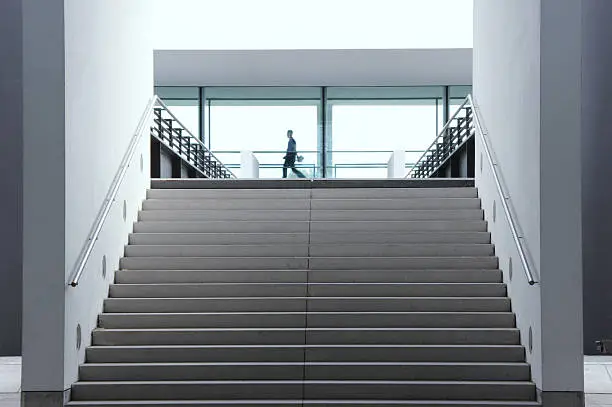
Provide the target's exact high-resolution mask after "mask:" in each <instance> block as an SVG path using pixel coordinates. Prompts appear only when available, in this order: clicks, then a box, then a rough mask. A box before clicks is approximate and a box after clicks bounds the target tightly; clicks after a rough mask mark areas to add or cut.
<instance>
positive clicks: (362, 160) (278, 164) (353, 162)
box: [215, 150, 423, 178]
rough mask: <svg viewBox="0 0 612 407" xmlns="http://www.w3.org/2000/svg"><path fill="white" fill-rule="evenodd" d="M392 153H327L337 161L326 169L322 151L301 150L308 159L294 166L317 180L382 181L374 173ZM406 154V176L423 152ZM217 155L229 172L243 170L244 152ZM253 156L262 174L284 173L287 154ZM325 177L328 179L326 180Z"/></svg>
mask: <svg viewBox="0 0 612 407" xmlns="http://www.w3.org/2000/svg"><path fill="white" fill-rule="evenodd" d="M393 152H394V151H392V150H328V151H326V153H327V154H328V157H329V156H331V157H334V158H335V159H333V160H331V161H332V162H331V163H330V162H328V163H325V165H323V163H321V162H318V159H319V157H320V154H321V151H317V150H300V151H299V154H300V155H303V156H304V158H305V159H304V161H303V162H302V163H296V165H295V166H296V168H298V169H299V170H307V171H310V172H311V174H312V177H314V178H337V177H338V174H339V173H340V174H341V175H343V174H346V173H347V172H350V173H352V172H356V173H357V174H358V176H359V177H361V176H363V175H365V177H366V178H380V177H381V175H380V174H379V173H378V172H375V171H380V170H386V169H387V168H388V163H387V160H388V157H389V155H390V154H392V153H393ZM404 152H405V153H406V154H407V156H408V157H412V161H410V158H408V161H407V162H406V165H405V168H406V172H408V171H409V170H410V169H412V168H413V167H414V165H415V161H414V160H415V159H416V158H417V157H420V156H421V154H423V150H405V151H404ZM215 153H216V154H218V155H219V156H220V157H222V158H223V160H224V162H225V165H226V166H227V167H228V168H231V169H239V168H240V163H239V160H238V158H239V157H238V156H239V155H240V153H241V151H238V150H215ZM251 153H253V154H254V155H255V156H256V157H257V158H258V160H259V161H260V165H259V168H260V169H262V170H274V169H278V170H281V169H282V168H283V163H282V159H281V158H282V157H283V155H284V154H285V151H284V150H255V151H251ZM368 170H370V171H368ZM368 172H371V174H368ZM324 173H325V176H323V174H324ZM279 174H280V173H279ZM279 177H280V176H279ZM345 177H346V176H345Z"/></svg>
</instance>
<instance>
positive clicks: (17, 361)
mask: <svg viewBox="0 0 612 407" xmlns="http://www.w3.org/2000/svg"><path fill="white" fill-rule="evenodd" d="M20 381H21V358H0V407H19V406H20V394H19V392H20V391H21V383H20ZM584 390H585V392H586V393H587V394H586V406H587V407H612V357H609V356H587V357H585V360H584Z"/></svg>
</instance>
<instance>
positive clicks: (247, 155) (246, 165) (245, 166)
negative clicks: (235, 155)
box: [240, 151, 259, 178]
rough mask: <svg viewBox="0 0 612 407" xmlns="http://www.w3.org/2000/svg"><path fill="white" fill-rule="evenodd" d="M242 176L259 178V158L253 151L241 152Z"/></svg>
mask: <svg viewBox="0 0 612 407" xmlns="http://www.w3.org/2000/svg"><path fill="white" fill-rule="evenodd" d="M240 178H259V160H257V157H255V154H253V152H252V151H243V152H241V153H240Z"/></svg>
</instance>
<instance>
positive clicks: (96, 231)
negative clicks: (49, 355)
mask: <svg viewBox="0 0 612 407" xmlns="http://www.w3.org/2000/svg"><path fill="white" fill-rule="evenodd" d="M158 105H159V106H161V107H162V108H163V109H164V110H165V111H166V112H167V113H168V114H169V115H170V116H171V117H172V119H173V120H175V121H176V122H177V123H178V124H179V125H180V126H181V127H183V129H184V130H185V131H187V133H188V134H189V135H190V136H191V137H192V138H193V139H194V140H196V141H197V142H198V143H199V144H200V146H201V147H202V149H203V150H204V151H206V152H207V153H209V154H210V155H211V156H212V157H214V159H215V160H216V161H217V162H218V163H219V164H220V165H221V166H222V167H223V169H224V170H226V171H227V172H228V173H229V174H231V175H232V176H233V177H235V175H234V174H233V173H232V172H231V171H230V170H229V169H228V168H227V167H226V166H225V165H223V164H222V163H221V161H219V160H218V159H217V157H215V156H214V155H213V154H212V153H211V152H210V151H209V150H208V149H207V148H206V146H204V143H202V141H201V140H200V139H199V138H197V137H195V136H194V135H193V133H191V131H189V130H188V129H187V128H186V127H185V126H184V125H183V124H182V123H181V122H180V121H179V120H178V119H177V118H176V116H175V115H174V114H173V113H172V112H171V111H170V110H169V109H168V107H167V106H166V105H165V104H164V102H162V101H161V99H160V98H159V97H158V96H157V95H155V96H153V97H152V98H151V99H150V100H149V102H148V103H147V107H146V108H145V111H144V113H143V114H142V116H141V118H140V121H139V122H138V125H137V127H136V131H135V132H134V135H133V136H132V139H131V140H130V143H129V144H128V148H127V150H126V152H125V154H124V156H123V159H122V160H121V164H120V165H119V169H118V170H117V172H116V174H115V177H114V178H113V181H112V183H111V185H110V187H109V189H108V192H107V194H106V197H105V198H104V202H103V203H102V207H101V208H100V211H99V212H98V214H97V216H96V219H95V220H94V223H93V225H92V227H91V230H90V231H89V234H88V236H87V240H86V241H85V243H84V244H83V247H82V248H81V251H80V252H79V255H78V257H77V260H76V262H75V265H74V267H73V270H72V273H71V278H70V282H69V283H68V285H69V286H71V287H76V286H77V285H79V281H80V279H81V276H82V275H83V272H84V270H85V267H86V266H87V262H88V261H89V258H90V256H91V253H92V252H93V249H94V246H95V245H96V241H97V240H98V237H99V236H100V232H101V231H102V227H103V226H104V224H105V222H106V219H107V218H108V214H109V213H110V211H111V209H112V207H113V203H114V202H115V200H116V198H117V194H118V193H119V188H120V187H121V185H122V183H123V180H124V179H125V175H126V174H127V170H128V168H129V167H130V164H131V162H132V160H133V158H134V155H135V153H136V149H137V147H138V144H139V143H140V141H141V140H142V138H143V136H144V134H145V132H146V130H148V128H149V124H150V123H151V120H152V117H153V113H154V108H155V106H158Z"/></svg>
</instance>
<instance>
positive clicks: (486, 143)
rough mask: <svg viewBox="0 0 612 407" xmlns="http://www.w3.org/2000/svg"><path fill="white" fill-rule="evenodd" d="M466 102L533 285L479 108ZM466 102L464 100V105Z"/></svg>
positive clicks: (467, 100) (525, 268) (526, 271)
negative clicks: (470, 108) (470, 109)
mask: <svg viewBox="0 0 612 407" xmlns="http://www.w3.org/2000/svg"><path fill="white" fill-rule="evenodd" d="M466 102H467V103H469V104H470V106H471V107H472V111H473V116H474V125H475V127H476V133H478V134H479V135H480V140H481V142H482V146H483V150H484V152H485V155H486V156H487V161H488V162H489V164H490V166H491V170H492V171H493V178H494V180H495V186H496V187H497V192H498V193H499V195H500V196H501V198H502V199H501V204H502V207H503V208H504V213H505V214H506V219H507V220H508V223H509V224H510V232H511V233H512V239H513V240H514V243H515V244H516V246H517V248H518V252H519V257H520V259H521V264H522V265H523V269H524V270H525V275H526V276H527V282H528V283H529V285H535V284H536V283H537V282H538V281H537V280H536V279H535V277H534V276H535V273H534V272H533V268H532V267H531V264H530V262H529V260H528V256H527V250H526V249H525V247H524V245H523V242H522V240H521V239H523V237H522V236H520V235H519V233H518V228H517V226H516V221H515V219H514V216H513V215H512V211H511V210H510V206H509V205H508V200H509V199H510V198H509V196H508V194H506V193H505V192H504V188H503V187H502V183H501V180H500V176H499V172H498V168H499V165H498V164H497V163H496V162H495V161H494V160H493V155H492V154H491V149H490V148H489V141H488V138H487V137H488V135H487V133H486V132H485V130H484V127H483V125H482V122H481V121H480V113H479V110H478V108H477V106H476V104H475V103H474V99H473V97H472V95H468V97H467V98H466ZM466 102H464V105H465V103H466Z"/></svg>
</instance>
